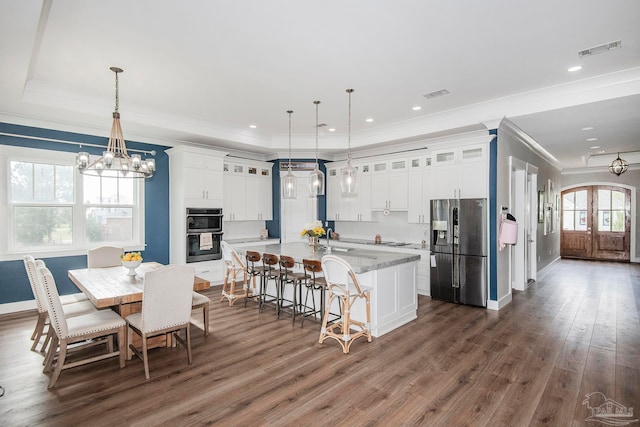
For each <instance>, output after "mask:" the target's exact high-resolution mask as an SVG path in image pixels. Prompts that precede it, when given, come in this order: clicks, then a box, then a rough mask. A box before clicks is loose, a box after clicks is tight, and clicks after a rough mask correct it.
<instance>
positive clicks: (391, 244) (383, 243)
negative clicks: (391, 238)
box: [380, 242, 411, 246]
mask: <svg viewBox="0 0 640 427" xmlns="http://www.w3.org/2000/svg"><path fill="white" fill-rule="evenodd" d="M380 244H381V245H385V246H408V245H410V244H411V243H406V242H382V243H380Z"/></svg>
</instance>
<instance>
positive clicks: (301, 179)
mask: <svg viewBox="0 0 640 427" xmlns="http://www.w3.org/2000/svg"><path fill="white" fill-rule="evenodd" d="M286 173H287V171H281V172H280V180H282V177H283V176H284V175H286ZM292 173H293V175H294V176H295V177H296V183H297V184H298V188H297V189H296V192H297V197H296V198H295V199H283V198H282V192H280V209H281V211H280V219H281V220H280V236H281V242H282V243H291V242H300V241H301V237H300V232H301V231H302V229H303V228H304V226H305V224H307V223H308V222H310V221H315V220H316V219H317V218H318V208H317V206H318V204H317V203H318V198H317V197H309V186H308V183H309V172H308V171H293V172H292ZM281 182H282V181H281Z"/></svg>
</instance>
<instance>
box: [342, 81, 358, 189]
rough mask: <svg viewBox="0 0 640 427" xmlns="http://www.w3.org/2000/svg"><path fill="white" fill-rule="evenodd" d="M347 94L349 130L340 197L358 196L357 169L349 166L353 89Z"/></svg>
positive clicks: (348, 90)
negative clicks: (345, 164)
mask: <svg viewBox="0 0 640 427" xmlns="http://www.w3.org/2000/svg"><path fill="white" fill-rule="evenodd" d="M347 93H348V94H349V128H348V133H347V144H348V145H347V166H345V167H344V168H342V172H341V177H340V189H341V190H342V197H355V196H357V195H358V169H357V168H355V167H354V166H353V165H352V164H351V94H352V93H353V89H347Z"/></svg>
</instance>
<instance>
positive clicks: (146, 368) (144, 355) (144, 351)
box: [142, 333, 149, 379]
mask: <svg viewBox="0 0 640 427" xmlns="http://www.w3.org/2000/svg"><path fill="white" fill-rule="evenodd" d="M142 363H143V364H144V377H145V378H146V379H149V357H148V356H147V334H145V333H143V334H142Z"/></svg>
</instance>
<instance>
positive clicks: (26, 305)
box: [0, 299, 37, 314]
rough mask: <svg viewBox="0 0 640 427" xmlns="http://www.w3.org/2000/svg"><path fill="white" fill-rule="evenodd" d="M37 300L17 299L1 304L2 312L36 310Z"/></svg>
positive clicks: (0, 309) (0, 312) (0, 310)
mask: <svg viewBox="0 0 640 427" xmlns="http://www.w3.org/2000/svg"><path fill="white" fill-rule="evenodd" d="M36 308H37V307H36V300H34V299H32V300H30V301H17V302H8V303H5V304H0V314H9V313H18V312H20V311H28V310H35V309H36Z"/></svg>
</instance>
